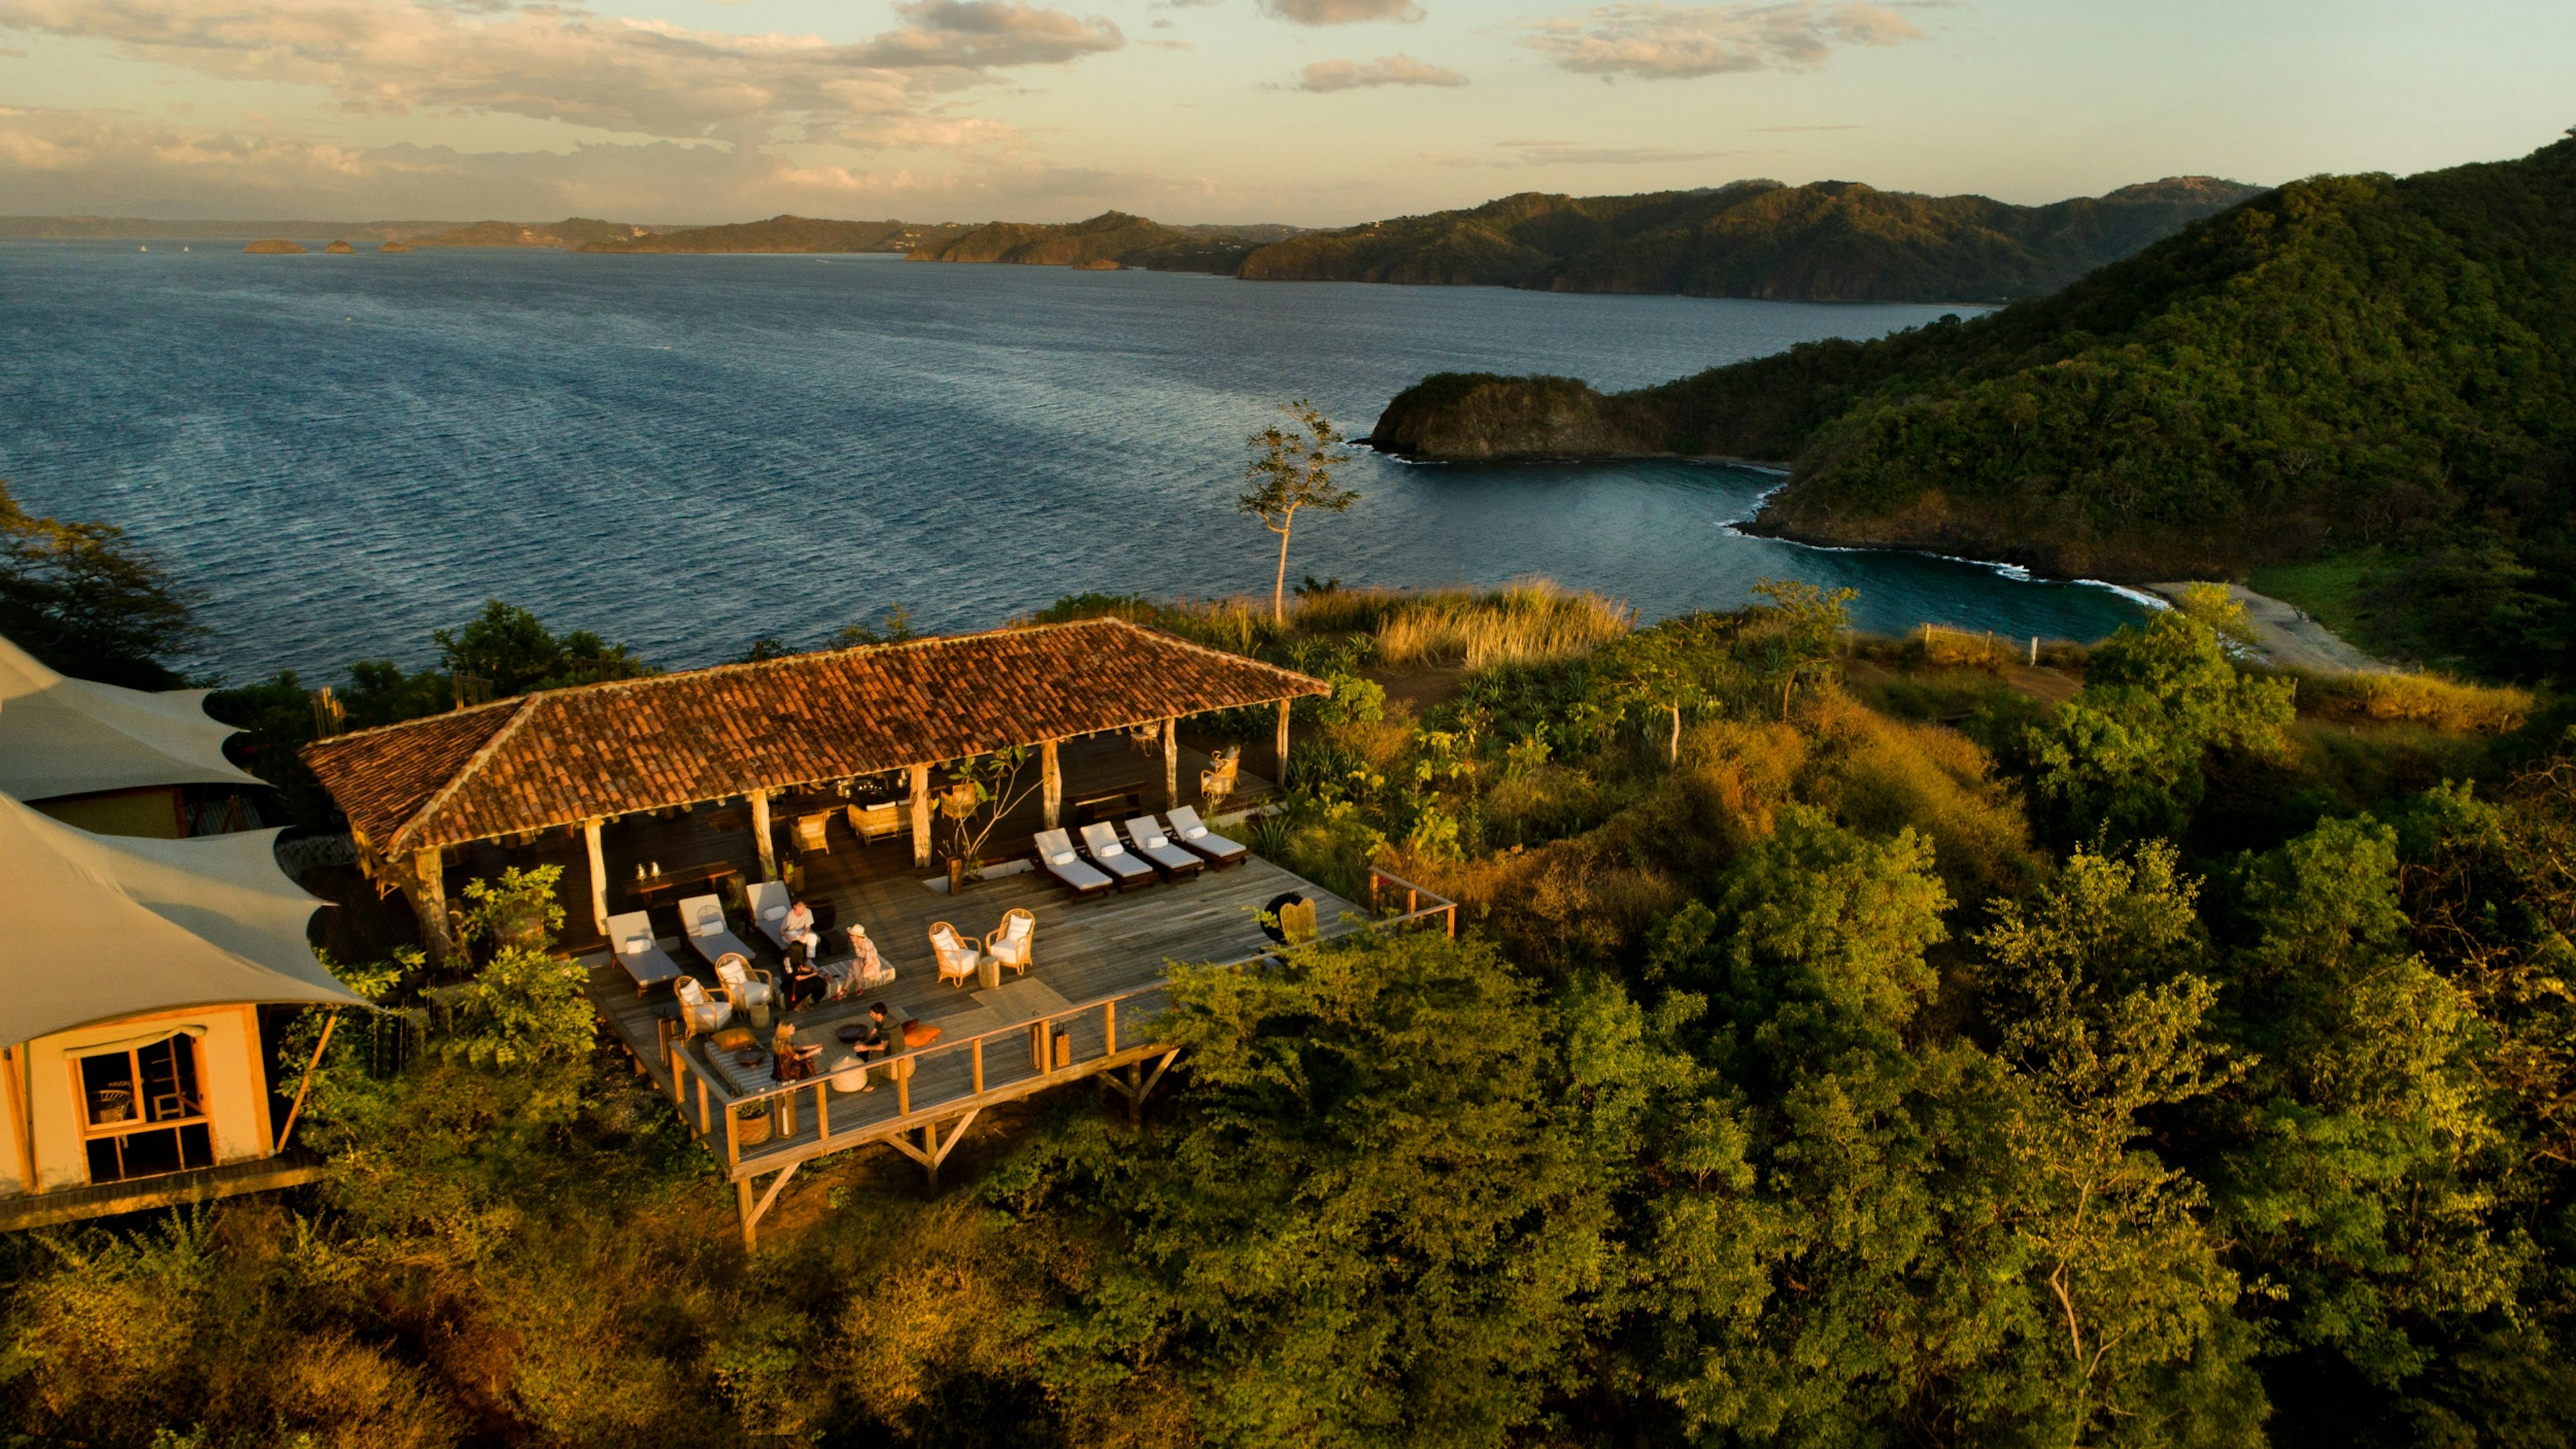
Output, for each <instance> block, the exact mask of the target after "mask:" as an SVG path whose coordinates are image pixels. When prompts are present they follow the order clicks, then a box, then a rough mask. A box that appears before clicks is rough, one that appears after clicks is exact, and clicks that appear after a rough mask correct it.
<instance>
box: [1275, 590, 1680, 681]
mask: <svg viewBox="0 0 2576 1449" xmlns="http://www.w3.org/2000/svg"><path fill="white" fill-rule="evenodd" d="M1327 597H1329V596H1327ZM1301 622H1302V616H1301ZM1636 627H1637V611H1636V610H1634V609H1632V608H1630V607H1629V606H1627V605H1626V604H1623V603H1620V602H1618V601H1616V600H1613V599H1605V598H1603V597H1602V596H1601V595H1599V594H1594V593H1588V592H1577V593H1568V592H1566V591H1565V590H1563V589H1560V588H1558V587H1557V586H1556V585H1555V584H1553V583H1551V582H1549V581H1548V580H1546V579H1524V580H1521V581H1519V582H1516V583H1513V584H1509V585H1507V586H1505V587H1503V588H1500V589H1495V590H1492V591H1490V592H1486V593H1480V594H1470V593H1464V592H1436V593H1420V594H1413V595H1409V596H1404V597H1403V598H1402V600H1401V605H1400V607H1398V608H1396V609H1395V610H1394V611H1393V612H1391V613H1389V614H1388V615H1387V616H1386V617H1385V618H1384V619H1382V620H1381V621H1380V622H1379V623H1378V625H1377V629H1376V637H1377V657H1378V658H1379V659H1380V660H1381V661H1382V662H1384V663H1386V664H1389V665H1393V666H1395V667H1397V668H1403V667H1405V666H1407V665H1423V664H1464V665H1466V666H1467V667H1468V668H1470V669H1484V668H1487V667H1489V666H1492V665H1496V664H1542V663H1545V662H1547V661H1548V660H1551V659H1563V658H1566V657H1567V656H1569V655H1574V654H1581V653H1583V652H1585V651H1586V650H1590V649H1593V648H1596V647H1598V646H1600V645H1603V644H1607V643H1609V642H1610V641H1612V640H1614V639H1618V638H1621V637H1623V636H1625V635H1626V634H1627V633H1628V632H1629V631H1630V630H1632V629H1634V628H1636Z"/></svg>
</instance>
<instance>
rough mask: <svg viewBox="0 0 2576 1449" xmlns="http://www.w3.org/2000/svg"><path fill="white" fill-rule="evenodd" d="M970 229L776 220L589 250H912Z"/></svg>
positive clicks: (619, 240)
mask: <svg viewBox="0 0 2576 1449" xmlns="http://www.w3.org/2000/svg"><path fill="white" fill-rule="evenodd" d="M965 230H966V229H965V228H964V227H962V226H957V225H953V224H944V223H943V224H936V225H924V224H921V223H917V222H902V221H824V220H820V219H817V218H815V217H810V216H773V217H771V218H770V219H768V220H767V221H744V222H736V223H734V224H733V225H731V226H697V227H689V228H687V229H685V230H681V231H664V232H656V233H648V234H645V235H640V236H626V237H613V238H609V239H605V240H600V241H594V242H592V243H590V244H589V245H587V246H584V247H583V248H581V250H583V251H586V252H908V251H911V250H912V249H914V248H915V247H921V246H931V245H936V244H938V243H940V242H943V241H947V240H950V239H952V238H954V237H956V236H958V235H959V234H960V233H962V232H964V231H965Z"/></svg>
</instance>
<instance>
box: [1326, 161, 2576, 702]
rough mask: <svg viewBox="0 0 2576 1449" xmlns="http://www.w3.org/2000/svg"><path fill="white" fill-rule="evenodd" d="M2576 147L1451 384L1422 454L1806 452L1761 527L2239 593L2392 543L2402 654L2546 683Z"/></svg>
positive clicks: (2392, 592)
mask: <svg viewBox="0 0 2576 1449" xmlns="http://www.w3.org/2000/svg"><path fill="white" fill-rule="evenodd" d="M2571 364H2576V142H2566V141H2562V142H2559V143H2557V144H2555V145H2552V146H2549V147H2546V148H2544V149H2542V150H2540V151H2538V152H2535V153H2534V154H2532V155H2531V156H2529V157H2526V158H2524V159H2521V160H2518V161H2508V162H2499V163H2494V164H2487V165H2475V166H2463V167H2458V168H2454V169H2451V170H2447V171H2438V172H2431V173H2427V174H2425V175H2421V176H2414V177H2409V178H2406V179H2404V180H2398V179H2394V178H2391V177H2386V176H2345V177H2320V178H2317V179H2314V180H2310V181H2303V182H2299V183H2296V184H2293V185H2290V186H2285V187H2283V188H2281V189H2280V190H2278V191H2276V192H2273V193H2270V194H2268V195H2266V196H2264V197H2261V198H2259V199H2257V200H2254V201H2251V202H2248V203H2246V204H2245V205H2243V206H2240V207H2238V208H2236V209H2235V210H2233V211H2230V212H2228V213H2226V214H2225V215H2224V216H2221V217H2218V218H2215V219H2213V220H2210V221H2207V222H2204V223H2201V224H2199V225H2196V226H2193V227H2191V228H2189V229H2188V230H2186V231H2185V232H2184V233H2183V234H2181V235H2179V236H2177V237H2174V238H2172V239H2171V240H2168V241H2165V242H2161V243H2159V244H2157V245H2156V246H2153V247H2151V248H2149V249H2148V250H2146V251H2145V252H2143V253H2141V254H2140V255H2138V256H2136V257H2134V258H2131V259H2130V260H2128V261H2125V262H2120V263H2116V264H2114V265H2111V266H2108V267H2104V268H2102V269H2101V270H2100V271H2098V272H2095V273H2093V274H2091V275H2090V276H2087V277H2085V278H2084V279H2083V280H2081V281H2079V282H2077V283H2075V284H2074V285H2072V286H2070V287H2068V288H2066V289H2065V290H2064V291H2062V292H2059V293H2057V294H2055V295H2053V296H2050V297H2046V298H2043V299H2039V300H2035V301H2030V302H2024V303H2020V304H2017V305H2015V306H2011V307H2007V308H2004V309H2003V310H2001V311H1999V312H1996V313H1993V314H1990V315H1987V316H1982V317H1978V318H1975V319H1973V320H1969V321H1966V322H1950V321H1945V322H1944V323H1942V324H1940V325H1936V326H1931V327H1925V328H1920V329H1916V330H1914V331H1910V332H1907V333H1903V334H1900V335H1898V336H1895V337H1891V338H1887V339H1884V340H1881V341H1876V342H1869V343H1847V342H1825V343H1816V344H1809V345H1804V346H1800V347H1797V348H1793V349H1791V350H1790V351H1788V352H1786V353H1784V354H1781V355H1778V356H1775V357H1770V358H1763V359H1759V360H1756V361H1752V362H1746V363H1740V364H1737V365H1735V366H1732V367H1724V368H1718V369H1714V370H1712V371H1709V372H1705V373H1701V374H1699V375H1698V376H1695V377H1691V378H1685V379H1682V380H1680V381H1677V382H1672V383H1667V384H1663V385H1661V386H1658V387H1651V388H1646V389H1642V390H1640V391H1637V392H1632V393H1623V394H1619V395H1617V396H1614V397H1603V396H1601V395H1600V394H1597V393H1594V392H1593V391H1592V390H1591V389H1589V388H1586V387H1584V386H1582V385H1581V384H1579V383H1576V382H1572V381H1570V380H1566V379H1503V378H1487V377H1471V376H1454V375H1453V376H1444V377H1437V378H1432V379H1428V380H1426V381H1425V382H1424V383H1423V384H1422V385H1420V386H1419V387H1418V388H1416V389H1414V390H1413V391H1411V392H1409V393H1407V394H1406V395H1404V396H1403V397H1400V398H1398V399H1397V400H1396V401H1395V402H1394V403H1393V404H1391V405H1390V407H1389V409H1388V412H1387V416H1386V417H1385V418H1384V419H1383V420H1381V422H1380V424H1379V426H1378V429H1377V441H1378V443H1379V444H1380V446H1384V447H1388V448H1392V449H1395V450H1399V451H1404V452H1408V453H1413V454H1416V455H1420V456H1434V457H1438V456H1449V457H1500V456H1530V455H1550V454H1567V453H1584V452H1592V453H1619V452H1674V453H1687V454H1719V455H1733V456H1744V457H1755V458H1773V459H1794V460H1795V463H1796V467H1795V473H1794V476H1793V479H1792V481H1791V483H1790V485H1789V486H1788V488H1786V489H1785V490H1784V491H1783V492H1782V493H1781V494H1780V495H1779V496H1778V497H1777V498H1776V499H1774V500H1773V502H1772V503H1771V505H1770V507H1769V508H1768V509H1766V511H1765V512H1764V514H1763V517H1762V525H1763V526H1765V527H1768V528H1771V529H1776V530H1778V531H1781V532H1783V533H1786V534H1789V535H1791V536H1793V537H1802V538H1813V539H1818V540H1823V541H1831V542H1839V543H1876V544H1893V545H1904V546H1917V547H1929V548H1936V549H1939V550H1942V551H1944V552H1952V553H1970V554H1973V555H1976V556H1979V557H1987V558H1999V559H2010V560H2014V561H2019V562H2024V563H2029V564H2032V565H2034V566H2037V567H2039V568H2042V569H2045V570H2049V571H2052V572H2058V573H2068V574H2091V575H2094V576H2102V577H2113V578H2124V579H2171V578H2192V577H2209V576H2213V575H2218V574H2228V573H2234V574H2237V575H2239V576H2241V575H2242V573H2243V571H2245V570H2246V569H2248V568H2251V567H2255V566H2259V565H2264V564H2273V563H2284V562H2290V561H2295V560H2303V559H2316V558H2320V557H2329V556H2337V555H2345V554H2357V553H2363V552H2370V553H2372V554H2373V556H2374V557H2375V558H2376V559H2377V560H2378V564H2377V566H2375V567H2374V568H2373V569H2371V570H2370V571H2369V573H2370V577H2369V578H2368V579H2367V580H2365V581H2364V583H2363V587H2364V588H2365V589H2366V591H2367V592H2368V593H2369V594H2370V595H2371V596H2372V597H2373V599H2374V600H2375V602H2376V603H2377V605H2378V609H2377V613H2378V616H2379V619H2380V622H2381V625H2382V627H2383V637H2381V638H2380V639H2378V640H2375V641H2373V642H2378V643H2381V644H2382V645H2383V647H2390V648H2394V649H2396V650H2398V651H2400V652H2404V653H2408V654H2412V655H2413V656H2415V657H2417V658H2424V659H2439V660H2449V661H2453V662H2457V663H2460V664H2463V665H2465V666H2467V667H2470V668H2473V669H2477V670H2480V671H2482V672H2485V673H2488V674H2491V675H2497V676H2504V677H2519V678H2536V677H2550V676H2562V675H2564V674H2565V673H2566V672H2567V670H2568V668H2569V666H2570V663H2571V659H2570V655H2569V650H2570V648H2571V642H2576V636H2571V634H2570V633H2569V617H2568V607H2569V604H2570V602H2571V600H2576V537H2571V536H2570V534H2569V533H2568V531H2567V527H2566V522H2567V517H2568V513H2569V509H2570V506H2571V503H2576V495H2571V492H2570V488H2571V484H2576V475H2571V472H2570V463H2569V457H2570V454H2569V451H2568V450H2569V446H2570V443H2571V439H2576V389H2571V384H2570V381H2569V379H2570V377H2571Z"/></svg>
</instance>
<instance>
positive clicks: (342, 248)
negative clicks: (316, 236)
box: [322, 241, 357, 257]
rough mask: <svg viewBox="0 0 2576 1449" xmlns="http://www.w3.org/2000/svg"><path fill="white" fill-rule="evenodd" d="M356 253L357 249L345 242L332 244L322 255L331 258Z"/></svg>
mask: <svg viewBox="0 0 2576 1449" xmlns="http://www.w3.org/2000/svg"><path fill="white" fill-rule="evenodd" d="M355 251H357V248H356V247H353V246H351V245H349V244H348V243H347V242H344V241H335V242H333V243H331V244H330V245H329V246H327V247H324V248H323V249H322V254H323V255H324V256H331V257H345V256H348V255H350V254H352V253H354V252H355Z"/></svg>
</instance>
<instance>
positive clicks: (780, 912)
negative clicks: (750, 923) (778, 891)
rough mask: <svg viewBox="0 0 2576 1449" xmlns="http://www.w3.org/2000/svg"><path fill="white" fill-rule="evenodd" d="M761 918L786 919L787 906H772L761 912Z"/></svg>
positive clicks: (770, 919) (768, 919) (766, 919)
mask: <svg viewBox="0 0 2576 1449" xmlns="http://www.w3.org/2000/svg"><path fill="white" fill-rule="evenodd" d="M760 918H761V919H762V920H764V921H783V920H786V919H787V908H786V907H785V906H771V907H770V908H769V909H767V910H765V911H762V912H761V913H760Z"/></svg>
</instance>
